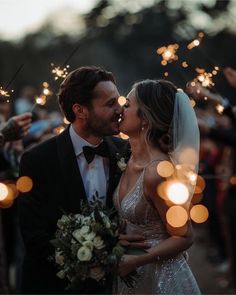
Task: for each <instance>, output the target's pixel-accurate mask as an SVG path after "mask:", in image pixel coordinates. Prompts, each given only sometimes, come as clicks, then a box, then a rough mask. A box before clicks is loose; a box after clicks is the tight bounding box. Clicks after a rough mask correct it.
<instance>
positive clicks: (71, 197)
mask: <svg viewBox="0 0 236 295" xmlns="http://www.w3.org/2000/svg"><path fill="white" fill-rule="evenodd" d="M57 151H58V158H59V165H60V169H61V174H62V178H63V179H64V181H63V186H64V187H65V191H66V195H65V198H64V199H63V204H65V207H66V208H67V210H69V212H72V213H75V212H78V210H79V208H80V201H81V200H82V199H84V200H86V193H85V189H84V184H83V180H82V177H81V174H80V171H79V167H78V164H77V159H76V155H75V152H74V148H73V145H72V142H71V138H70V134H69V127H68V128H67V129H66V130H65V131H64V132H62V133H61V134H60V135H58V137H57Z"/></svg>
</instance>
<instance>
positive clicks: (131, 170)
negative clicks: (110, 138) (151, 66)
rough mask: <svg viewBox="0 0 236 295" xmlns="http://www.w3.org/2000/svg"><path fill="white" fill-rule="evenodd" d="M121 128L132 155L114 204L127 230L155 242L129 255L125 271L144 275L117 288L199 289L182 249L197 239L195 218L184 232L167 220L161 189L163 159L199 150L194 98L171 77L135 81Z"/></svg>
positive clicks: (125, 291)
mask: <svg viewBox="0 0 236 295" xmlns="http://www.w3.org/2000/svg"><path fill="white" fill-rule="evenodd" d="M120 131H121V132H123V133H125V134H127V135H128V136H129V140H130V145H131V150H132V155H131V158H130V160H129V162H128V163H127V167H126V170H125V172H124V173H123V175H122V177H121V180H120V183H119V185H118V187H117V189H116V191H115V193H114V204H115V207H116V208H117V210H118V212H119V214H120V217H121V219H122V220H124V221H125V223H126V234H141V235H143V236H144V237H145V242H146V244H147V245H149V246H150V248H149V249H148V250H147V253H146V254H144V255H140V256H124V259H123V261H122V262H121V263H120V267H119V272H120V275H121V276H126V275H127V274H129V273H130V272H132V271H134V270H137V272H138V273H139V275H140V276H139V278H138V280H137V282H136V284H135V286H134V288H132V289H129V288H128V287H127V286H126V284H125V283H123V281H122V280H119V281H118V284H117V287H116V288H117V290H115V293H117V294H128V293H129V294H130V293H131V294H200V290H199V288H198V285H197V283H196V281H195V278H194V276H193V274H192V272H191V270H190V268H189V266H188V264H187V262H186V257H185V255H184V254H183V253H184V251H185V250H186V249H188V248H189V247H190V246H191V245H192V243H193V235H192V228H191V223H190V221H188V222H187V224H186V227H187V231H186V233H185V234H184V235H181V236H180V235H177V234H175V232H173V231H172V230H171V229H170V227H169V226H168V225H167V220H166V212H167V210H168V209H169V207H168V206H167V204H166V202H165V201H164V200H163V199H162V198H161V197H160V196H158V195H157V187H158V185H159V184H160V183H161V182H163V178H161V176H159V175H158V173H157V165H158V163H159V162H161V161H163V160H168V161H172V163H173V164H175V165H176V164H178V155H179V152H180V150H182V149H183V148H185V147H191V148H193V149H195V151H196V153H197V152H198V148H199V130H198V126H197V121H196V117H195V114H194V111H193V109H192V107H191V105H190V102H189V99H188V97H187V96H186V94H185V93H183V92H182V91H179V90H177V89H176V87H175V86H174V85H173V84H172V83H171V82H168V81H164V80H144V81H141V82H139V83H136V84H134V86H133V88H132V90H131V92H130V93H129V94H128V97H127V101H126V104H125V105H124V113H123V118H122V121H121V124H120ZM196 167H197V163H196V165H195V168H196ZM195 171H196V169H195Z"/></svg>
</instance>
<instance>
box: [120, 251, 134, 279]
mask: <svg viewBox="0 0 236 295" xmlns="http://www.w3.org/2000/svg"><path fill="white" fill-rule="evenodd" d="M137 266H138V265H137V256H135V255H124V256H123V257H122V261H121V262H120V264H119V275H120V276H121V277H125V276H127V275H128V274H129V273H131V272H133V271H135V270H136V267H137Z"/></svg>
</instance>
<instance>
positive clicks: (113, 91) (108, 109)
mask: <svg viewBox="0 0 236 295" xmlns="http://www.w3.org/2000/svg"><path fill="white" fill-rule="evenodd" d="M119 96H120V94H119V92H118V90H117V88H116V86H115V84H114V83H113V82H111V81H103V82H99V83H98V84H97V85H96V87H95V88H94V98H93V100H92V103H91V105H90V107H89V108H88V120H87V128H88V130H89V131H90V132H91V133H92V134H94V135H97V136H106V135H115V134H118V133H119V122H118V121H119V118H120V116H121V113H122V107H121V106H120V104H119V103H118V98H119Z"/></svg>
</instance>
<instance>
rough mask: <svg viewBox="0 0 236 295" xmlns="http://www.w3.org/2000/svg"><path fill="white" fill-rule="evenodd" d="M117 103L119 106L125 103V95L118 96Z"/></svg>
mask: <svg viewBox="0 0 236 295" xmlns="http://www.w3.org/2000/svg"><path fill="white" fill-rule="evenodd" d="M118 103H119V104H120V105H121V106H123V105H125V104H126V97H124V96H120V97H119V98H118Z"/></svg>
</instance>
